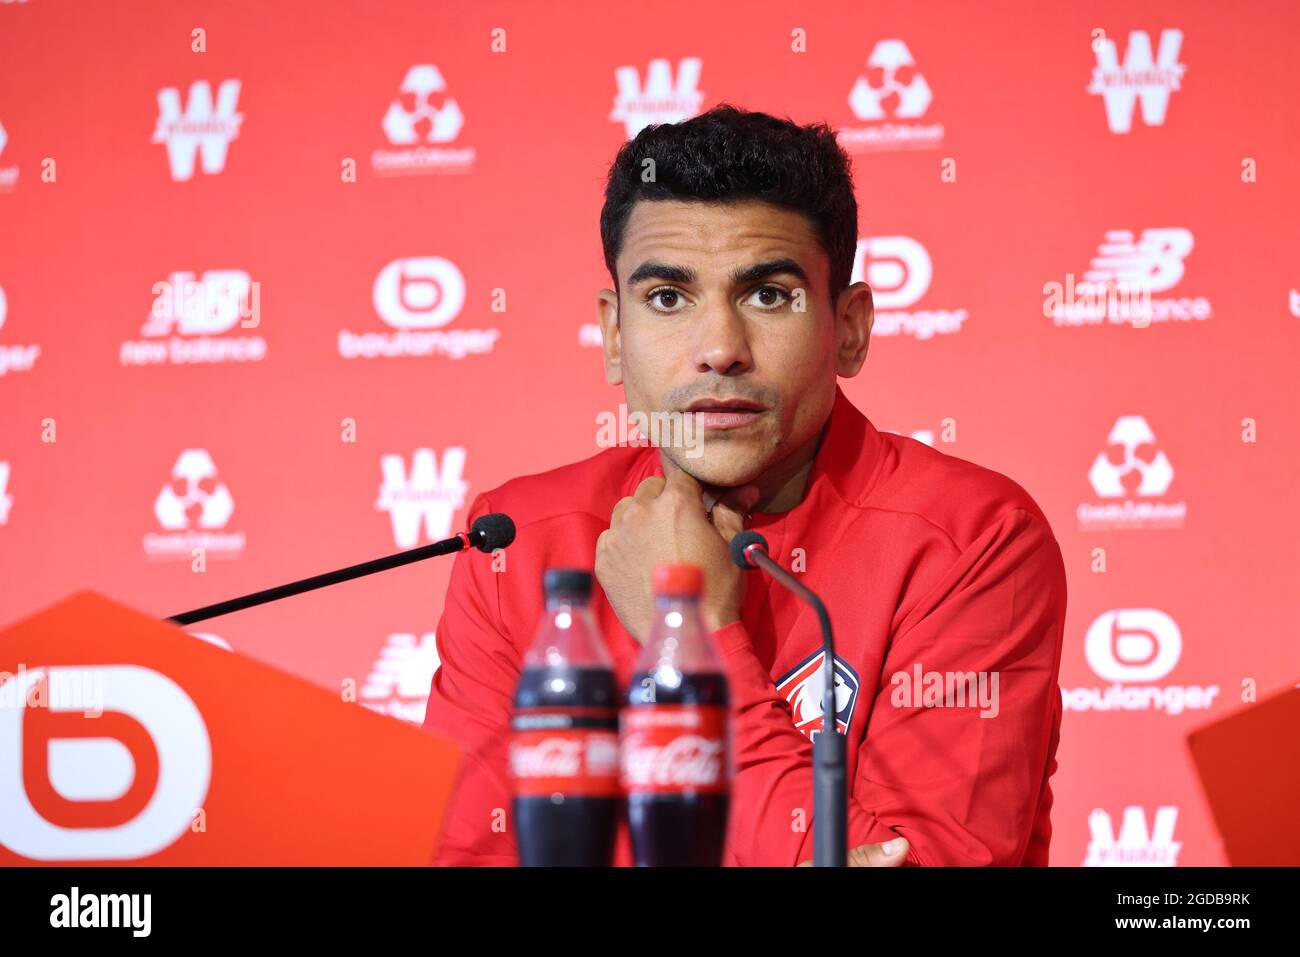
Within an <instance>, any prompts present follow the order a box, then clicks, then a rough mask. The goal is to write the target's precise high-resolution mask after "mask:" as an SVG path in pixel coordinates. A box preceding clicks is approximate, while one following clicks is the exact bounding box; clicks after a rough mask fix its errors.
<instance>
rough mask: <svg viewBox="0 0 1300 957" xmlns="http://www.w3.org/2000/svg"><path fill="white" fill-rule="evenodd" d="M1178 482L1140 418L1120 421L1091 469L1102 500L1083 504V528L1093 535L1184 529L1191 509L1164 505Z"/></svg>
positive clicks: (1184, 505) (1090, 475) (1090, 476)
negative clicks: (1130, 530) (1142, 530)
mask: <svg viewBox="0 0 1300 957" xmlns="http://www.w3.org/2000/svg"><path fill="white" fill-rule="evenodd" d="M1173 480H1174V467H1173V464H1172V463H1171V462H1170V461H1169V456H1168V455H1166V454H1165V452H1164V450H1163V449H1161V448H1160V447H1159V446H1158V445H1157V444H1156V436H1155V433H1154V432H1152V431H1151V426H1150V425H1148V424H1147V420H1146V419H1145V418H1143V417H1142V416H1140V415H1121V416H1120V417H1119V418H1118V419H1116V420H1115V425H1114V426H1113V427H1112V428H1111V430H1110V434H1109V435H1108V436H1107V437H1106V447H1105V448H1104V449H1102V450H1101V451H1100V452H1098V453H1097V457H1096V458H1094V459H1093V461H1092V466H1091V467H1090V468H1089V469H1088V483H1089V484H1090V485H1091V486H1092V490H1093V491H1094V492H1095V493H1096V494H1097V495H1098V496H1099V497H1100V498H1102V499H1105V500H1106V501H1101V502H1083V503H1081V504H1080V505H1079V507H1078V510H1077V515H1078V519H1079V527H1080V528H1082V529H1086V530H1090V531H1106V530H1110V531H1119V530H1127V529H1158V528H1182V526H1183V524H1184V523H1185V522H1186V521H1187V503H1186V502H1169V501H1164V499H1165V497H1166V493H1167V492H1168V491H1169V487H1170V485H1171V484H1172V482H1173Z"/></svg>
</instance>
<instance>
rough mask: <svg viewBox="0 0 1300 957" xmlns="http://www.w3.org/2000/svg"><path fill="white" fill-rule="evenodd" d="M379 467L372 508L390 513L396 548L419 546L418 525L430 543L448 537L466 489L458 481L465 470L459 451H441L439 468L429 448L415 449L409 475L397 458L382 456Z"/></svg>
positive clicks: (451, 449) (399, 458)
mask: <svg viewBox="0 0 1300 957" xmlns="http://www.w3.org/2000/svg"><path fill="white" fill-rule="evenodd" d="M379 468H380V471H382V472H383V476H384V481H383V484H381V485H380V486H379V499H378V501H376V502H375V508H376V509H378V510H379V511H381V512H389V513H390V514H391V516H392V520H393V538H394V539H395V540H396V541H397V545H398V547H399V548H414V547H415V546H416V545H417V544H418V543H419V541H420V527H421V525H423V527H424V533H425V535H426V536H427V538H428V540H429V541H431V542H436V541H439V540H440V539H444V538H448V537H450V535H451V520H452V518H453V517H454V516H455V514H456V510H457V509H458V508H460V507H461V506H462V505H464V504H465V492H466V491H467V490H468V489H469V484H468V483H467V482H466V481H465V480H464V479H462V478H461V475H462V474H463V473H464V471H465V450H464V449H463V448H459V447H452V448H449V449H447V450H446V451H444V452H443V454H442V468H441V469H439V467H438V460H437V458H436V457H435V456H434V452H433V449H416V450H415V454H414V456H413V457H412V458H411V471H410V474H409V475H408V474H407V471H406V463H405V462H404V461H403V460H402V457H401V456H400V455H385V456H384V457H383V458H382V459H380V461H379Z"/></svg>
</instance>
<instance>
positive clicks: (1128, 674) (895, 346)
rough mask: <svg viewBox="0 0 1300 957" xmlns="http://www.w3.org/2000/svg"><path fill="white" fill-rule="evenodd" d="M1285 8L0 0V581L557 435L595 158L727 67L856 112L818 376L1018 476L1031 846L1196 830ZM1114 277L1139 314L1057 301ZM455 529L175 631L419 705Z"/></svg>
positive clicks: (1144, 851)
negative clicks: (374, 565) (870, 333)
mask: <svg viewBox="0 0 1300 957" xmlns="http://www.w3.org/2000/svg"><path fill="white" fill-rule="evenodd" d="M1297 28H1300V8H1298V7H1296V6H1295V5H1294V4H1292V3H1287V2H1280V0H1279V2H1274V3H1249V4H1235V5H1232V6H1224V5H1222V4H1219V3H1210V2H1196V3H1144V4H1140V5H1134V4H1131V3H1120V2H1088V3H1079V4H1072V5H1070V6H1069V7H1068V8H1066V7H1061V8H1054V5H1039V4H1032V3H1028V2H1009V0H1003V2H993V3H983V4H968V3H964V2H954V3H919V4H918V3H907V4H902V3H898V4H877V5H864V4H860V3H851V4H843V5H838V6H836V5H831V4H821V5H818V9H817V10H815V11H812V10H799V9H796V8H794V7H791V6H790V5H788V4H785V3H779V2H749V3H745V4H743V5H736V6H734V7H733V6H729V5H727V6H723V5H719V6H716V7H715V6H712V5H704V4H699V3H686V2H668V0H656V2H654V3H620V4H606V3H599V2H586V3H578V4H566V5H552V4H524V3H504V2H493V3H480V4H469V3H464V4H451V3H441V4H438V3H385V4H363V3H345V2H311V3H308V2H285V3H277V4H263V3H252V2H247V3H245V2H227V3H196V2H162V0H158V2H135V3H113V4H87V3H71V2H58V0H2V2H0V125H2V128H3V131H4V132H3V134H0V290H3V295H0V408H2V409H3V413H2V417H0V624H5V623H9V622H12V621H14V620H16V619H17V618H19V617H21V616H23V615H26V614H29V613H31V612H33V611H35V610H36V609H38V608H40V607H42V606H44V605H46V604H49V603H51V602H53V601H55V600H56V599H58V598H59V597H61V596H63V595H65V594H66V593H68V592H69V591H71V590H73V589H75V588H78V587H83V586H89V587H93V588H96V589H98V590H101V591H102V592H104V593H106V594H108V595H110V596H113V597H115V598H117V599H120V600H122V601H124V602H127V603H129V604H132V605H134V606H136V607H138V608H140V609H143V610H145V611H148V612H152V613H155V614H157V615H159V616H163V615H167V614H172V613H176V612H179V611H182V610H185V609H188V608H191V607H194V606H197V605H201V604H206V603H209V602H211V601H215V600H218V599H220V598H224V597H228V596H232V595H237V594H242V593H244V592H247V591H252V590H255V589H257V588H260V587H264V586H267V585H270V584H275V583H278V582H280V581H284V580H288V579H292V578H297V577H302V576H305V575H308V574H312V573H314V572H317V571H321V570H325V569H328V568H331V567H336V566H340V565H344V564H349V563H352V562H355V561H360V560H363V559H366V558H370V557H373V556H377V555H380V554H385V553H388V552H391V551H394V550H395V549H396V548H397V547H405V546H408V545H414V544H417V543H420V542H424V541H428V540H430V539H431V538H438V537H442V536H444V535H446V534H448V533H449V532H450V531H452V530H454V529H456V528H458V527H459V526H458V524H457V523H458V522H459V521H460V519H461V517H462V516H463V514H464V510H465V506H466V505H467V504H468V502H469V500H470V499H471V498H472V496H473V495H474V494H475V493H476V492H478V491H482V490H485V489H488V488H490V487H492V486H493V485H495V484H497V483H499V482H501V481H503V480H505V479H507V478H509V477H511V476H514V475H518V474H524V473H528V472H534V471H539V470H543V469H546V468H550V467H552V466H555V465H558V464H562V463H565V462H569V461H572V460H575V459H578V458H583V457H586V456H588V455H590V454H592V453H594V452H595V451H596V435H597V431H598V430H597V422H596V417H597V415H598V414H599V413H601V412H608V411H611V410H615V409H617V407H618V404H619V402H620V401H621V398H622V396H621V392H620V391H619V390H615V389H612V388H610V387H609V386H607V385H605V384H604V379H603V375H602V371H601V363H600V356H599V351H598V349H596V348H593V347H592V346H593V345H595V344H598V339H597V340H596V341H593V340H592V339H591V333H592V326H591V325H590V324H591V323H594V321H595V305H594V293H595V291H596V290H597V289H598V288H600V287H601V286H603V285H607V283H608V280H607V277H606V275H605V273H604V271H603V266H602V258H601V254H600V245H599V238H598V233H597V214H598V211H599V208H600V202H601V186H602V179H603V176H604V173H605V171H606V169H607V167H608V163H609V161H610V160H611V158H612V156H613V154H614V152H615V151H616V150H617V148H618V147H619V145H620V144H621V143H622V142H624V141H625V139H626V138H627V137H628V135H629V131H630V130H635V128H637V126H638V125H640V124H644V123H646V122H651V121H654V120H661V119H673V118H681V117H683V116H686V115H690V114H692V113H694V112H697V111H698V110H700V109H704V108H707V107H708V106H710V105H713V104H715V103H718V102H722V101H730V102H733V103H737V104H739V105H742V106H746V107H750V108H755V109H762V110H766V111H768V112H772V113H776V114H781V115H789V116H791V117H793V118H794V119H796V120H798V121H801V122H810V121H814V120H825V121H827V122H828V123H830V124H832V125H833V126H835V127H836V128H838V129H840V130H841V131H842V134H841V135H842V138H843V142H844V143H845V145H846V147H847V148H848V149H850V150H851V152H852V153H853V156H854V161H855V170H856V181H857V191H858V200H859V204H860V209H861V213H860V236H861V240H862V241H861V243H860V246H859V253H860V262H859V275H865V276H866V278H867V279H868V280H869V281H871V282H872V284H873V286H874V287H875V288H876V294H877V308H878V312H879V313H880V315H879V318H878V321H877V335H876V342H875V345H874V347H873V349H872V352H871V356H870V359H869V360H868V364H867V367H866V370H865V372H864V373H863V375H862V376H860V377H859V378H857V379H855V380H851V381H847V382H845V383H844V386H845V389H846V391H847V392H848V394H849V395H850V397H851V398H852V399H853V400H854V401H855V402H856V403H857V404H858V406H859V407H860V408H862V409H863V410H864V411H865V412H866V413H867V414H868V415H869V416H870V418H871V419H872V421H873V422H875V423H876V425H877V426H879V427H881V428H885V429H891V430H895V431H900V432H904V433H909V434H911V433H918V434H920V435H921V437H922V438H923V439H928V440H929V441H932V442H933V443H935V444H936V445H937V446H938V447H939V448H941V449H943V450H944V451H948V452H951V453H952V454H955V455H958V456H961V457H963V458H967V459H971V460H973V461H976V462H979V463H981V464H984V465H987V466H990V467H992V468H995V469H998V470H1000V471H1003V472H1005V473H1007V474H1009V475H1010V476H1012V477H1013V478H1015V479H1016V480H1017V481H1018V482H1020V483H1021V484H1022V485H1024V486H1025V487H1026V488H1027V489H1028V490H1029V491H1030V493H1031V494H1032V495H1033V496H1034V497H1035V498H1036V499H1037V500H1038V502H1039V503H1040V504H1041V505H1042V507H1043V508H1044V510H1045V511H1046V513H1047V515H1048V517H1049V518H1050V519H1051V521H1052V525H1053V528H1054V530H1055V532H1056V536H1057V538H1058V539H1059V541H1060V543H1061V547H1062V551H1063V553H1064V555H1065V561H1066V566H1067V569H1068V573H1069V589H1070V611H1069V619H1068V622H1067V629H1066V644H1065V652H1064V656H1063V660H1062V664H1061V686H1062V688H1063V693H1064V695H1065V704H1066V708H1067V710H1066V713H1065V717H1064V724H1063V729H1062V743H1061V748H1060V753H1059V759H1060V771H1059V773H1058V774H1057V776H1056V778H1055V782H1054V787H1055V791H1056V795H1057V804H1056V808H1055V810H1054V812H1053V820H1054V824H1055V839H1054V842H1053V847H1052V860H1053V863H1056V864H1065V865H1077V864H1081V863H1083V862H1084V861H1085V859H1087V860H1089V861H1090V862H1098V863H1116V862H1135V861H1144V860H1145V861H1151V862H1155V863H1177V864H1216V863H1222V861H1223V856H1222V852H1221V849H1220V847H1219V843H1218V839H1217V837H1216V835H1215V833H1214V828H1213V824H1212V822H1211V820H1210V818H1209V816H1208V813H1207V811H1206V809H1205V807H1204V804H1203V802H1202V799H1201V796H1200V793H1199V790H1198V787H1197V785H1196V782H1195V778H1194V776H1193V771H1192V768H1191V765H1190V763H1189V761H1188V760H1187V757H1186V752H1185V747H1184V745H1183V739H1184V736H1185V734H1186V733H1187V732H1188V730H1190V729H1191V728H1193V727H1195V726H1197V725H1198V724H1200V723H1203V722H1204V721H1206V720H1209V719H1212V718H1213V717H1215V716H1218V715H1221V714H1223V713H1226V712H1227V711H1228V710H1231V709H1233V708H1235V707H1240V706H1241V702H1242V701H1243V699H1246V700H1249V698H1250V696H1251V692H1252V689H1253V690H1254V692H1255V693H1257V694H1258V695H1259V696H1263V695H1265V694H1267V693H1269V692H1271V691H1274V690H1277V689H1279V688H1282V687H1288V686H1290V685H1291V684H1292V683H1293V682H1294V681H1295V680H1296V678H1297V668H1296V651H1297V638H1296V634H1297V629H1296V625H1297V620H1300V589H1297V588H1296V587H1295V577H1296V571H1297V568H1298V567H1300V546H1298V545H1297V541H1298V540H1300V538H1298V536H1297V534H1296V533H1297V531H1298V528H1297V526H1298V525H1300V522H1298V521H1297V519H1298V518H1300V506H1298V505H1297V500H1296V497H1295V495H1294V494H1293V490H1294V487H1295V483H1296V480H1297V477H1298V473H1300V453H1298V452H1297V449H1298V448H1300V445H1298V443H1297V438H1298V436H1297V412H1300V407H1298V406H1297V402H1296V398H1295V385H1294V383H1295V370H1296V368H1297V359H1298V358H1300V346H1298V343H1300V318H1298V317H1300V292H1297V290H1296V287H1297V286H1300V266H1298V265H1297V257H1296V252H1297V239H1296V236H1297V231H1296V225H1295V224H1296V213H1297V210H1298V209H1300V202H1298V200H1300V190H1298V189H1297V185H1296V174H1295V169H1296V167H1297V161H1300V149H1298V147H1300V142H1298V140H1297V132H1296V124H1295V122H1294V118H1295V97H1296V93H1297V91H1300V68H1298V67H1297V61H1296V58H1295V56H1294V36H1295V33H1296V30H1297ZM1137 280H1140V281H1142V282H1143V283H1145V288H1146V289H1147V290H1149V294H1150V313H1149V315H1150V320H1149V321H1144V320H1142V319H1141V318H1139V319H1138V320H1137V321H1133V320H1132V317H1131V315H1127V317H1126V313H1125V311H1124V309H1123V308H1122V305H1119V304H1115V303H1106V302H1103V303H1102V304H1101V308H1100V309H1099V310H1092V311H1090V309H1089V305H1090V304H1089V302H1088V301H1087V300H1086V296H1083V297H1082V298H1083V299H1084V301H1082V302H1079V301H1078V300H1079V299H1080V298H1081V296H1080V293H1081V291H1086V290H1087V289H1089V288H1093V289H1096V288H1112V289H1122V288H1125V287H1123V286H1122V285H1120V286H1116V285H1115V283H1116V282H1119V283H1121V284H1122V283H1123V282H1131V281H1137ZM1089 282H1091V283H1094V284H1098V283H1100V284H1105V283H1110V286H1109V287H1107V286H1105V285H1102V286H1098V285H1094V286H1093V287H1089V286H1088V285H1087V283H1089ZM162 283H168V284H170V286H169V287H168V286H162V285H159V284H162ZM1052 283H1059V284H1061V287H1062V296H1071V295H1072V296H1073V297H1074V299H1075V302H1074V304H1073V305H1071V304H1070V303H1069V302H1067V303H1066V304H1065V305H1064V306H1062V307H1061V308H1059V309H1056V310H1055V311H1054V310H1053V304H1054V300H1053V297H1052V288H1051V286H1050V284H1052ZM1079 283H1084V285H1083V286H1082V287H1081V286H1079V285H1078V284H1079ZM169 289H170V290H172V291H175V290H179V295H178V296H172V295H170V294H169ZM241 307H242V310H243V311H242V313H241ZM195 545H200V546H203V547H204V548H205V550H206V551H205V555H206V564H205V566H204V567H203V569H202V570H196V566H195V563H194V561H193V559H192V552H191V548H192V547H193V546H195ZM449 567H450V563H448V562H443V563H429V564H423V565H417V566H412V567H409V568H405V569H401V570H398V571H395V572H391V573H388V574H386V575H384V576H381V577H376V578H371V579H367V580H365V581H361V582H354V583H350V584H346V585H343V586H341V587H337V588H334V589H331V590H328V591H324V592H318V593H315V594H311V595H307V596H303V597H300V598H296V599H294V600H291V601H286V602H283V603H281V604H278V605H274V606H269V607H265V608H261V609H257V610H252V611H247V612H243V613H240V614H237V615H233V616H230V617H228V618H224V619H218V620H214V621H212V622H209V623H207V624H205V625H203V626H201V630H203V631H205V632H206V633H208V634H212V635H215V636H217V637H219V638H220V639H222V640H224V641H225V642H226V643H228V644H229V645H231V646H233V647H234V648H236V649H238V650H239V651H242V652H245V653H247V654H250V655H253V656H255V657H257V658H259V659H261V660H264V661H267V662H270V663H272V664H275V665H278V666H280V667H282V668H285V669H287V670H288V671H291V672H294V673H296V674H298V675H301V676H303V677H306V678H308V679H310V680H312V681H314V682H316V683H318V684H320V685H322V686H324V687H326V688H330V689H340V688H343V687H345V686H346V684H347V683H348V682H349V681H351V682H355V684H356V686H357V687H358V689H359V693H360V697H361V700H362V702H363V703H366V704H369V705H371V706H373V707H376V708H379V709H382V710H385V711H388V712H389V713H393V714H395V715H398V716H400V717H405V718H406V719H408V720H418V719H419V717H420V715H421V714H422V709H423V695H424V693H425V692H426V691H427V688H428V683H429V677H430V674H431V669H432V668H433V667H434V665H435V662H436V657H435V651H434V644H433V641H432V634H433V630H434V626H435V624H436V623H437V620H438V616H439V613H440V610H441V603H442V593H443V590H444V588H445V585H446V576H447V572H448V570H449ZM832 611H833V610H832ZM195 630H200V629H199V628H196V629H195ZM234 693H236V694H237V693H238V689H235V690H234ZM1260 773H1261V774H1263V773H1269V772H1268V771H1267V764H1266V762H1264V761H1261V766H1260Z"/></svg>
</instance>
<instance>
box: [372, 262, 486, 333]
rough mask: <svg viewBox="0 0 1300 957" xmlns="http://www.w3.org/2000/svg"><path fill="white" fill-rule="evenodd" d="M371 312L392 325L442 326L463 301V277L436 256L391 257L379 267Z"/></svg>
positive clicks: (400, 326)
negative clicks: (385, 263) (390, 260)
mask: <svg viewBox="0 0 1300 957" xmlns="http://www.w3.org/2000/svg"><path fill="white" fill-rule="evenodd" d="M373 295H374V301H375V312H377V313H379V317H380V318H381V319H383V320H384V322H386V323H388V324H389V325H390V326H392V327H393V328H395V329H436V328H438V327H439V326H445V325H446V324H447V323H449V322H451V321H452V320H453V319H455V318H456V317H457V316H458V315H460V310H461V308H462V307H463V306H464V305H465V277H464V276H462V275H461V273H460V270H459V269H457V268H456V264H455V263H453V262H451V260H448V259H442V258H440V257H438V256H422V257H418V258H412V259H394V260H393V261H392V262H390V263H389V264H388V265H387V266H385V267H384V268H383V269H381V270H380V271H379V275H378V276H377V277H376V278H375V288H374V291H373Z"/></svg>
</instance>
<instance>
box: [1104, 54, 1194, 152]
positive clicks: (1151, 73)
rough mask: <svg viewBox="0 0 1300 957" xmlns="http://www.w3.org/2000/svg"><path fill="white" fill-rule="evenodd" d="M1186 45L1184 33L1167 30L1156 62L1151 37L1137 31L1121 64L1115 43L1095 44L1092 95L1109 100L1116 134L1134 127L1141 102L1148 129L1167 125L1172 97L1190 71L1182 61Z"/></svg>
mask: <svg viewBox="0 0 1300 957" xmlns="http://www.w3.org/2000/svg"><path fill="white" fill-rule="evenodd" d="M1182 45H1183V31H1182V30H1163V31H1161V33H1160V48H1159V50H1158V51H1157V54H1156V56H1155V58H1154V59H1153V58H1152V56H1151V37H1150V35H1149V34H1147V32H1146V31H1145V30H1134V31H1133V32H1132V33H1130V34H1129V35H1128V49H1127V50H1125V52H1124V63H1123V64H1122V65H1121V64H1120V62H1119V54H1118V51H1117V50H1116V47H1115V41H1114V40H1112V39H1110V38H1109V37H1102V38H1099V39H1097V40H1096V41H1094V42H1093V45H1092V48H1093V52H1094V53H1096V55H1097V65H1096V66H1095V67H1094V68H1093V71H1092V82H1091V83H1090V84H1089V85H1088V92H1089V93H1091V94H1093V95H1095V96H1101V97H1103V98H1104V99H1105V103H1106V122H1107V124H1109V126H1110V131H1111V132H1112V133H1127V132H1129V131H1130V130H1131V129H1132V128H1133V108H1134V106H1136V105H1137V102H1138V101H1139V100H1140V101H1141V103H1142V122H1143V123H1145V124H1146V125H1147V126H1163V125H1164V122H1165V111H1166V110H1167V109H1168V107H1169V94H1170V93H1172V92H1173V91H1175V90H1179V89H1182V81H1183V73H1184V72H1185V71H1186V70H1187V67H1186V66H1184V65H1183V64H1181V63H1179V62H1178V53H1179V51H1180V50H1181V49H1182Z"/></svg>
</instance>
